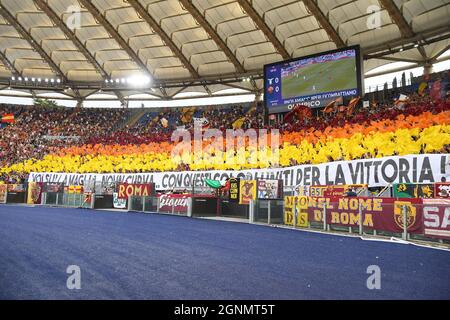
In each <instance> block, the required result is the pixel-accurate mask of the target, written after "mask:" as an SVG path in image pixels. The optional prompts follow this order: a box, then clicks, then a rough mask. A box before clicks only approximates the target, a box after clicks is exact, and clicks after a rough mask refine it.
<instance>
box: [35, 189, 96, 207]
mask: <svg viewBox="0 0 450 320" xmlns="http://www.w3.org/2000/svg"><path fill="white" fill-rule="evenodd" d="M41 204H42V205H47V206H56V207H70V208H87V209H92V208H93V207H94V195H93V194H92V195H87V194H83V193H51V192H43V193H42V195H41Z"/></svg>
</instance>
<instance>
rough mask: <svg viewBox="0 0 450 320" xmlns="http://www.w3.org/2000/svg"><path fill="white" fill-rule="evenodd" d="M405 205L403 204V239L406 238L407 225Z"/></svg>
mask: <svg viewBox="0 0 450 320" xmlns="http://www.w3.org/2000/svg"><path fill="white" fill-rule="evenodd" d="M407 210H408V209H407V207H406V205H403V240H407V238H408V225H407V222H406V221H407V217H406V215H407Z"/></svg>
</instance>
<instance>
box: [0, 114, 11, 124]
mask: <svg viewBox="0 0 450 320" xmlns="http://www.w3.org/2000/svg"><path fill="white" fill-rule="evenodd" d="M2 122H3V123H14V115H13V114H12V113H6V114H4V115H3V116H2Z"/></svg>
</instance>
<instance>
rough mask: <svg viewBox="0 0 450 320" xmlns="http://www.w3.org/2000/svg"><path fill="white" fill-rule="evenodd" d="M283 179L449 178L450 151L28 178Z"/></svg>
mask: <svg viewBox="0 0 450 320" xmlns="http://www.w3.org/2000/svg"><path fill="white" fill-rule="evenodd" d="M229 177H235V178H244V179H283V185H284V187H285V188H286V187H288V188H289V187H295V186H297V185H305V186H309V185H339V184H368V185H369V186H371V187H378V186H386V185H389V184H392V183H434V182H441V181H450V154H425V155H409V156H394V157H384V158H375V159H365V160H353V161H336V162H330V163H324V164H319V165H300V166H294V167H285V168H275V169H255V170H242V171H217V170H216V171H214V170H212V171H183V172H156V173H131V174H127V173H111V174H97V173H90V174H77V173H48V172H45V173H35V172H32V173H30V176H29V178H28V181H30V182H59V183H64V184H65V185H66V186H67V185H84V184H89V183H92V182H94V181H95V182H104V183H106V182H109V183H111V182H126V183H148V182H154V183H155V185H156V189H157V190H170V189H173V188H186V189H190V188H192V186H193V185H195V186H205V185H206V184H205V182H204V180H205V179H215V180H225V179H226V178H229Z"/></svg>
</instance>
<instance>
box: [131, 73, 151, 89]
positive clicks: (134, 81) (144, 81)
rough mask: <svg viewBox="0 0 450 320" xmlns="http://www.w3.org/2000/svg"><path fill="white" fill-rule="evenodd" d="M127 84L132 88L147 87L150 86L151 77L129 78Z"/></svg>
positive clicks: (138, 76) (137, 76)
mask: <svg viewBox="0 0 450 320" xmlns="http://www.w3.org/2000/svg"><path fill="white" fill-rule="evenodd" d="M127 82H128V84H129V85H131V86H135V87H145V86H148V85H149V84H150V82H151V79H150V77H149V76H146V75H133V76H131V77H128V78H127Z"/></svg>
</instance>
